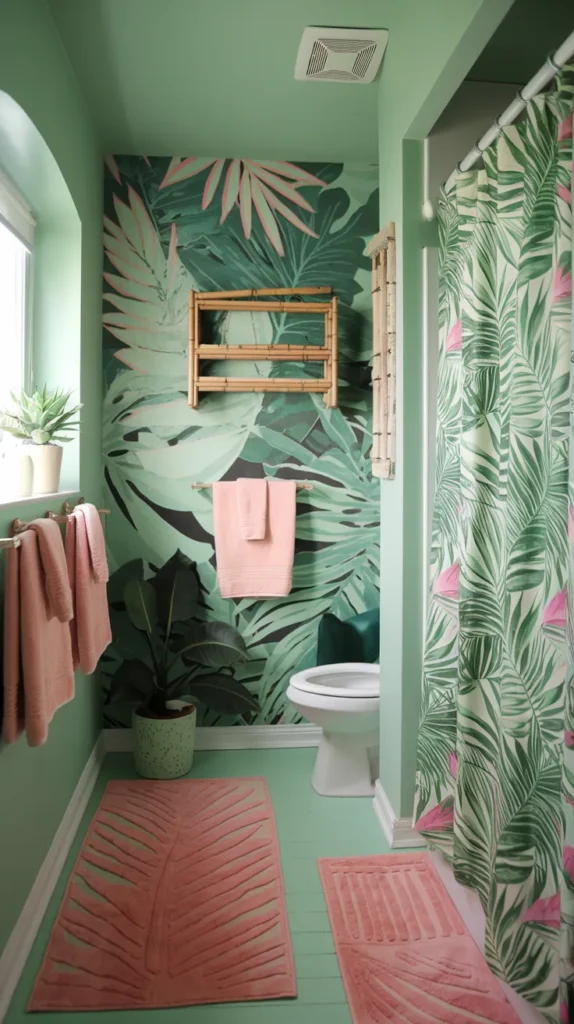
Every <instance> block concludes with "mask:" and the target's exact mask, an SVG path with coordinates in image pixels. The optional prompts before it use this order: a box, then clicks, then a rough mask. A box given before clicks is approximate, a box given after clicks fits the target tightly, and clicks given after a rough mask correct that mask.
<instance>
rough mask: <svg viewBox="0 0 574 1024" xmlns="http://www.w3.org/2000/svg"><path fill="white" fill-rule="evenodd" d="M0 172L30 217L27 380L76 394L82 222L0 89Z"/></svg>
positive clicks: (75, 454)
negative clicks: (32, 231) (29, 375)
mask: <svg viewBox="0 0 574 1024" xmlns="http://www.w3.org/2000/svg"><path fill="white" fill-rule="evenodd" d="M0 169H1V170H2V171H3V172H4V173H5V174H6V175H7V176H8V177H9V178H10V179H11V180H12V182H13V183H14V185H15V186H16V187H17V188H18V190H19V191H20V192H21V194H22V195H23V197H24V199H25V200H26V202H27V203H28V205H29V206H30V209H31V210H32V212H33V214H34V216H35V218H36V230H35V234H34V254H33V270H32V307H31V314H32V330H31V367H32V380H33V381H34V383H35V384H37V385H38V386H39V387H42V386H43V385H44V384H47V385H48V387H51V388H53V387H60V388H64V389H65V390H71V391H73V393H74V394H73V397H74V399H75V400H76V401H77V400H78V398H80V365H81V268H82V224H81V220H80V217H79V214H78V211H77V209H76V206H75V204H74V201H73V199H72V196H71V194H70V191H69V189H68V186H67V185H66V182H65V179H64V176H63V174H62V172H61V170H60V168H59V166H58V164H57V162H56V160H55V158H54V156H53V155H52V153H51V151H50V149H49V147H48V145H47V143H46V142H45V141H44V139H43V138H42V135H41V134H40V132H39V131H38V129H37V128H36V126H35V125H34V123H33V122H32V121H31V119H30V118H29V116H28V114H27V113H26V112H25V111H24V110H23V109H22V107H21V106H20V105H19V104H18V103H16V101H15V100H14V99H13V98H12V97H11V96H9V95H8V93H6V92H2V91H0ZM79 463H80V446H79V436H77V437H76V438H74V440H73V441H71V442H69V443H68V444H66V445H64V459H63V465H62V477H61V483H60V487H61V489H62V490H63V491H71V490H76V489H77V488H78V486H79Z"/></svg>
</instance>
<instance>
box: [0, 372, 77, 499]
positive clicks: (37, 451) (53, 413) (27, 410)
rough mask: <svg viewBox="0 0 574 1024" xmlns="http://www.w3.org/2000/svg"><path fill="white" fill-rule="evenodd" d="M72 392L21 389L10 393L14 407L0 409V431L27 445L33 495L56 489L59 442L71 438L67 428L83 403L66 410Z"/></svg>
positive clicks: (73, 427) (74, 421) (74, 426)
mask: <svg viewBox="0 0 574 1024" xmlns="http://www.w3.org/2000/svg"><path fill="white" fill-rule="evenodd" d="M71 395H72V392H71V391H61V390H60V388H55V389H54V390H53V391H49V390H48V388H47V387H46V386H45V385H44V387H43V388H42V390H41V391H39V390H38V389H37V388H34V389H33V390H32V392H31V394H28V393H27V392H26V391H24V390H22V391H21V392H20V395H19V396H16V395H14V394H12V393H11V398H12V401H13V403H14V408H13V409H11V410H2V411H1V412H0V430H3V431H5V432H6V433H7V434H11V435H12V437H17V438H18V439H19V440H21V441H23V442H24V444H25V445H26V446H27V449H26V455H29V456H30V458H31V459H32V463H33V467H34V475H33V482H32V494H49V493H53V492H56V491H58V489H59V486H60V470H61V468H62V446H61V444H59V443H58V442H60V441H72V440H73V433H72V435H70V434H69V431H72V432H73V431H75V430H77V428H78V427H79V425H80V424H79V420H77V419H74V417H76V416H77V414H78V412H79V411H80V409H81V408H82V406H81V405H75V406H74V407H73V408H72V409H69V408H68V403H69V401H70V398H71Z"/></svg>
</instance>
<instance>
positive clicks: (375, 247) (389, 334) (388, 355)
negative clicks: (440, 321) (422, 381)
mask: <svg viewBox="0 0 574 1024" xmlns="http://www.w3.org/2000/svg"><path fill="white" fill-rule="evenodd" d="M367 255H368V256H370V257H371V260H372V290H373V373H372V380H373V446H372V449H371V464H372V472H373V476H376V477H380V478H381V479H383V480H394V478H395V468H396V394H397V388H396V265H397V258H396V238H395V225H394V224H393V223H390V224H387V226H386V228H384V229H383V231H380V232H379V234H378V235H375V237H374V238H373V239H372V241H371V243H370V245H369V246H368V247H367Z"/></svg>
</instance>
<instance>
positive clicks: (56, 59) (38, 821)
mask: <svg viewBox="0 0 574 1024" xmlns="http://www.w3.org/2000/svg"><path fill="white" fill-rule="evenodd" d="M13 101H15V103H14V102H13ZM15 104H18V105H19V107H20V108H21V109H22V111H24V112H25V114H26V115H28V117H29V118H30V119H31V121H32V122H33V124H34V125H35V127H36V129H37V130H38V132H39V133H40V135H41V136H42V137H43V139H44V141H45V143H46V144H47V147H49V150H50V151H51V155H50V152H48V150H47V149H46V147H45V146H42V144H41V143H40V142H39V141H38V137H37V135H36V133H35V132H33V131H26V119H25V118H24V117H23V116H21V111H20V112H19V111H18V108H17V107H16V106H15ZM0 124H1V125H2V129H3V130H4V132H5V133H7V134H8V135H9V136H10V138H11V140H12V143H13V145H12V146H10V145H8V143H7V141H6V138H4V137H3V138H2V145H1V146H0V162H2V164H3V166H4V167H5V169H6V170H8V172H9V173H10V172H11V173H12V175H13V176H16V175H17V176H18V181H19V183H20V184H21V188H22V191H23V192H24V194H25V195H26V197H27V198H28V199H29V201H30V202H31V203H32V204H33V205H34V206H35V208H36V209H37V210H38V212H39V214H40V217H39V219H40V220H41V215H42V212H43V211H49V210H52V211H53V212H55V211H56V210H57V207H58V204H59V203H63V215H65V210H66V198H67V190H69V193H70V195H71V198H72V200H73V203H74V204H75V207H76V210H77V213H78V215H79V220H80V222H81V296H80V311H79V318H78V321H77V327H76V329H75V330H73V331H70V330H69V324H67V323H66V322H63V320H62V318H61V317H60V322H59V323H58V318H57V317H55V318H53V320H52V323H51V326H50V331H49V334H48V330H47V326H46V323H45V322H44V320H42V323H41V324H40V326H41V327H42V328H43V331H44V334H43V337H44V342H45V344H46V345H49V347H50V348H51V349H52V348H53V349H54V351H58V352H59V355H60V358H61V359H62V363H61V365H63V363H64V361H68V362H69V363H74V362H75V361H76V360H77V354H78V352H79V353H80V366H79V372H80V386H81V398H82V401H83V402H84V409H83V410H82V431H81V438H80V451H79V454H80V488H81V492H82V494H84V495H85V496H86V498H89V499H91V500H94V501H98V500H99V496H100V451H101V438H100V432H101V386H100V380H101V328H100V317H101V307H100V303H101V288H100V281H101V218H102V208H101V207H102V181H101V178H102V171H101V154H100V146H99V144H98V139H97V137H96V133H95V131H94V129H93V128H92V124H91V120H90V116H89V114H88V111H87V108H86V106H85V104H84V101H83V98H82V95H81V93H80V90H79V87H78V84H77V82H76V79H75V77H74V74H73V72H72V69H71V67H70V64H69V62H68V59H67V56H66V54H65V51H64V49H63V47H62V44H61V41H60V38H59V36H58V34H57V31H56V29H55V26H54V24H53V22H52V20H51V16H50V14H49V11H48V8H47V6H46V3H45V2H44V0H3V2H2V3H1V4H0ZM0 136H2V131H0ZM52 157H53V158H54V160H55V161H56V163H57V165H58V166H59V168H60V171H61V173H62V175H63V178H64V182H65V185H66V186H67V190H66V189H65V188H64V187H63V185H62V182H61V180H60V179H58V177H57V176H54V175H53V173H52V172H53V167H54V164H53V160H52ZM68 198H69V197H68ZM52 269H54V268H52ZM60 269H61V271H62V275H65V271H66V268H65V263H62V266H61V267H60ZM62 275H61V276H62ZM36 276H37V278H38V277H39V278H41V276H42V258H41V257H40V259H39V265H38V266H37V268H36ZM36 299H38V295H36ZM72 306H73V303H72ZM49 335H50V336H49ZM66 346H67V348H66ZM47 507H49V506H48V504H47V503H46V502H45V501H38V502H34V503H33V504H27V505H20V506H18V505H14V506H12V507H9V508H8V507H6V506H4V507H1V508H0V535H1V536H6V534H7V531H8V528H9V524H10V521H11V519H13V518H14V517H15V516H20V517H22V518H34V517H35V516H38V515H42V514H43V512H44V511H45V509H46V508H47ZM52 507H54V506H52ZM98 728H99V696H98V687H97V684H96V682H95V680H94V679H93V678H92V679H84V678H81V677H78V679H77V695H76V698H75V700H74V702H73V703H72V704H70V705H68V706H67V707H65V708H63V709H62V710H61V711H60V712H59V713H58V715H57V716H56V718H55V719H54V722H53V724H52V725H51V727H50V736H49V739H48V742H47V743H46V745H45V746H43V747H38V748H36V749H31V748H29V747H28V746H27V745H26V742H25V740H20V741H19V742H18V743H16V744H14V745H13V746H10V747H6V746H0V821H1V822H2V841H1V843H0V908H1V909H0V950H1V949H2V947H3V946H4V944H5V942H6V940H7V938H8V936H9V934H10V932H11V930H12V928H13V926H14V924H15V922H16V920H17V917H18V915H19V913H20V910H21V909H22V905H23V903H24V901H25V899H26V897H27V895H28V892H29V890H30V887H31V885H32V883H33V881H34V878H35V876H36V873H37V871H38V869H39V867H40V865H41V864H42V861H43V860H44V857H45V855H46V852H47V850H48V847H49V845H50V842H51V840H52V838H53V835H54V832H55V831H56V828H57V827H58V824H59V822H60V820H61V818H62V815H63V813H64V811H65V809H66V806H67V804H68V802H69V799H70V797H71V795H72V792H73V790H74V787H75V785H76V783H77V781H78V778H79V776H80V773H81V771H82V769H83V767H84V765H85V763H86V760H87V758H88V756H89V753H90V751H91V750H92V748H93V745H94V742H95V738H96V734H97V731H98Z"/></svg>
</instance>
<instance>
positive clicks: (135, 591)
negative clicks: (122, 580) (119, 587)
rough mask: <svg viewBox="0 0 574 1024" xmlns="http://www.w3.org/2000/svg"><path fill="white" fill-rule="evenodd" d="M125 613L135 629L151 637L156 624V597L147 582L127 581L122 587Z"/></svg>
mask: <svg viewBox="0 0 574 1024" xmlns="http://www.w3.org/2000/svg"><path fill="white" fill-rule="evenodd" d="M124 601H125V605H126V611H127V613H128V615H129V617H130V619H131V621H132V623H133V625H134V626H135V627H136V629H141V630H143V631H144V632H146V633H147V634H148V636H151V634H152V632H153V629H154V626H155V625H156V623H157V596H156V592H155V590H154V588H153V587H152V585H151V583H150V582H149V581H148V580H128V582H127V583H126V585H125V587H124Z"/></svg>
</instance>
